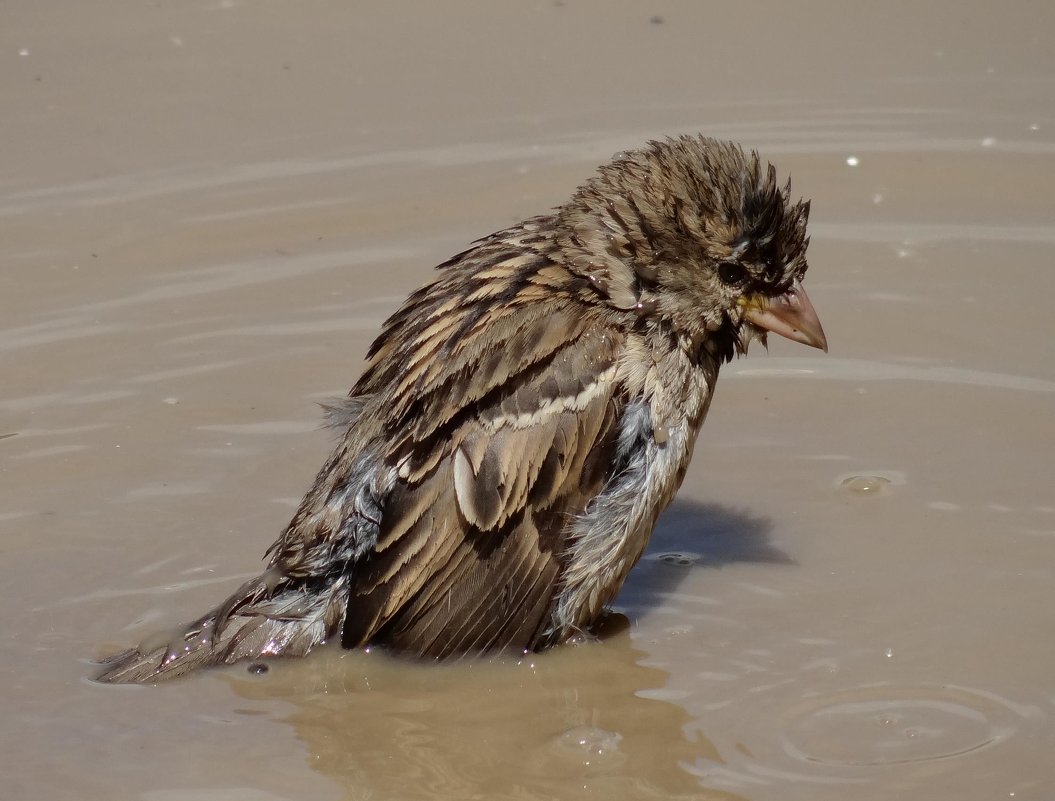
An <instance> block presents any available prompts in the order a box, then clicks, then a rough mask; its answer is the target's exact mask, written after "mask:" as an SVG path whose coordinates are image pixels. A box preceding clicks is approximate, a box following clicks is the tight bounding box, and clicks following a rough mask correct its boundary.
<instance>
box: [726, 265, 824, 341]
mask: <svg viewBox="0 0 1055 801" xmlns="http://www.w3.org/2000/svg"><path fill="white" fill-rule="evenodd" d="M740 305H741V306H743V307H744V319H745V320H747V321H748V322H749V323H752V324H754V325H757V326H758V327H759V328H763V329H765V330H766V331H772V332H773V333H774V334H780V335H781V336H782V337H787V338H788V339H790V340H792V341H794V342H801V343H802V344H803V345H810V346H812V347H814V348H820V349H821V350H823V351H824V352H825V353H827V352H828V340H827V339H826V338H825V336H824V329H823V328H821V321H820V320H819V319H817V312H815V311H814V310H813V304H812V303H810V298H809V295H807V294H806V290H805V289H803V288H802V282H801V281H799V280H798V279H796V280H795V283H794V284H792V285H791V288H790V289H789V290H788V291H787V292H785V293H784V294H783V295H777V296H776V297H775V298H771V297H766V296H765V295H748V296H746V297H744V298H742V299H741V301H740Z"/></svg>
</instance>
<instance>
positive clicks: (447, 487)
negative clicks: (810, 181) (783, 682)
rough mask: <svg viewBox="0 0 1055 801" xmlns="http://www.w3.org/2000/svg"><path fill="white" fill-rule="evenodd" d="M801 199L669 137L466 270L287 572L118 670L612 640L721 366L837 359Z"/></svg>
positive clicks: (373, 403)
mask: <svg viewBox="0 0 1055 801" xmlns="http://www.w3.org/2000/svg"><path fill="white" fill-rule="evenodd" d="M790 188H791V184H790V182H788V183H787V184H785V185H784V186H780V185H779V184H778V182H777V180H776V171H775V170H774V168H773V167H772V166H771V165H763V163H762V162H761V160H760V159H759V157H758V155H757V154H756V153H754V152H752V153H750V154H748V153H745V152H744V151H743V150H742V149H741V148H740V147H738V146H736V145H734V144H732V143H729V142H721V141H716V140H713V139H708V138H703V137H697V136H683V137H679V138H674V139H668V140H665V141H659V142H651V143H649V144H648V145H646V146H645V147H643V148H641V149H639V150H634V151H629V152H625V153H621V154H618V155H617V156H616V157H615V158H614V159H613V160H612V161H611V162H609V163H608V164H606V165H604V166H602V167H600V168H599V170H598V172H597V174H596V175H595V176H594V177H592V178H590V179H589V180H587V181H586V182H585V183H584V184H583V185H582V186H580V187H579V188H578V189H577V190H576V191H575V193H574V194H573V196H572V197H571V199H570V200H569V201H568V202H566V203H565V204H564V205H562V206H560V207H558V208H557V209H556V210H555V211H554V212H553V213H551V214H547V215H543V216H539V217H534V218H531V219H528V220H525V221H524V222H522V223H520V224H518V225H514V226H512V227H511V228H507V229H506V230H503V231H499V232H498V233H495V234H492V235H490V236H487V237H484V238H483V239H480V240H478V241H476V242H474V243H473V244H472V245H471V246H470V247H469V248H468V249H467V250H465V251H464V252H462V253H459V254H458V255H456V256H454V257H452V258H451V259H449V260H448V261H446V262H444V263H443V264H441V265H440V266H439V268H438V270H439V274H438V277H436V278H435V280H433V281H432V282H431V283H429V284H427V285H426V286H424V287H423V288H421V289H419V290H417V291H416V292H414V293H413V294H412V295H410V297H409V298H408V299H407V300H406V301H405V302H404V303H403V305H402V306H401V307H400V308H399V310H398V311H396V312H395V314H393V315H392V316H391V317H390V318H389V319H388V320H387V321H386V322H385V324H384V326H383V328H382V331H381V334H380V336H379V337H378V338H377V339H376V341H375V342H374V343H373V345H372V346H371V348H370V350H369V353H368V356H367V364H366V369H365V371H364V373H363V374H362V377H361V378H360V379H359V381H358V383H357V384H356V385H355V387H354V388H353V389H352V391H351V393H350V394H349V396H348V397H347V398H346V399H343V400H342V401H340V402H339V403H338V404H337V405H335V406H334V407H332V408H330V409H329V415H330V420H331V424H332V425H334V426H335V427H336V428H337V430H338V431H339V443H338V444H337V446H336V448H335V450H334V451H333V453H332V454H331V456H330V457H329V459H328V460H327V462H326V463H325V465H324V466H323V468H322V470H321V471H320V472H319V474H318V477H317V478H316V480H315V483H314V485H313V486H312V488H311V490H310V491H309V492H308V494H307V495H306V496H305V498H304V500H303V501H302V502H301V504H300V507H299V508H298V510H297V512H296V514H295V515H294V517H293V520H292V521H291V522H290V524H289V526H288V527H287V528H286V530H285V532H284V533H283V534H282V536H281V537H279V539H278V540H277V541H276V542H275V543H274V544H273V545H272V546H271V548H270V549H269V550H268V552H267V554H268V556H269V558H270V561H269V564H268V567H267V569H266V571H265V572H264V573H263V575H261V576H260V577H258V578H255V579H253V580H251V581H249V582H247V583H245V584H244V585H242V586H241V587H240V588H239V589H238V590H236V591H235V593H234V594H233V595H231V596H230V597H229V598H228V599H227V600H225V601H224V602H223V603H221V604H220V605H219V606H217V607H216V608H215V609H213V610H212V611H210V612H208V613H207V614H206V615H204V616H203V617H201V618H200V619H198V620H197V621H195V622H194V623H192V624H190V625H189V626H187V627H186V628H185V629H183V630H182V631H181V632H180V633H179V634H178V635H177V636H176V637H175V638H174V639H172V640H170V641H168V642H155V643H144V644H142V645H140V646H139V647H138V648H133V649H131V650H128V651H125V652H124V653H121V654H118V655H117V656H115V657H112V658H111V659H110V660H108V661H107V662H106V663H105V666H104V668H103V672H102V673H101V675H100V676H99V679H100V680H101V681H105V682H156V681H160V680H163V679H168V678H172V677H175V676H179V675H181V674H184V673H186V672H188V671H190V670H193V669H196V668H200V667H206V666H211V665H219V664H228V663H233V662H237V661H239V660H245V659H259V658H263V657H269V656H300V655H303V654H306V653H307V652H308V651H310V650H311V649H312V648H314V647H315V646H318V645H320V644H321V643H324V642H327V641H332V640H336V639H339V640H340V642H341V643H342V645H343V646H344V647H346V648H356V647H360V646H366V645H380V646H384V647H386V648H388V649H390V650H392V651H395V652H399V653H405V654H410V655H415V656H419V657H424V658H437V659H439V658H446V657H452V656H459V655H467V654H483V653H488V652H493V651H497V650H502V649H512V650H516V651H521V652H523V651H530V650H541V649H544V648H547V647H549V646H553V645H556V644H558V643H561V642H563V641H565V640H567V639H568V638H569V637H572V636H573V635H576V634H578V633H580V632H584V631H588V630H589V628H590V625H591V623H593V622H594V621H596V620H597V618H598V617H599V616H600V615H601V614H602V612H603V609H604V607H605V605H606V604H608V603H609V602H611V601H612V599H613V598H614V597H615V595H616V593H617V592H618V591H619V588H620V586H621V585H622V584H623V581H624V580H625V579H626V577H627V574H628V573H629V572H630V570H631V568H632V567H633V566H634V564H635V563H636V562H637V561H638V559H640V557H641V555H642V553H643V551H644V549H645V546H646V544H647V542H648V539H649V537H650V535H651V533H652V529H653V527H654V525H655V523H656V519H657V517H658V516H659V514H660V513H661V512H662V511H663V509H664V508H665V507H666V506H667V504H668V503H669V502H670V501H671V499H672V498H673V497H674V493H675V492H676V491H677V489H678V487H679V485H680V484H681V481H682V478H683V477H684V475H685V471H686V469H687V467H688V465H689V459H690V457H691V454H692V450H693V445H694V443H695V441H696V435H697V432H698V431H699V429H700V425H701V424H702V423H703V419H704V417H705V415H706V414H707V408H708V406H709V405H710V402H711V397H712V395H713V392H714V387H715V382H716V380H717V378H718V371H719V368H720V367H721V365H722V364H723V363H725V362H727V361H729V360H730V359H731V358H732V357H733V356H734V355H736V354H738V353H742V352H743V351H745V350H746V348H747V345H748V343H749V342H750V341H751V340H752V339H760V340H762V341H763V343H764V341H765V337H766V334H767V332H772V333H776V334H780V335H783V336H785V337H788V338H790V339H792V340H794V341H796V342H801V343H803V344H806V345H811V346H813V347H817V348H821V349H824V350H827V343H826V341H825V337H824V332H823V330H822V328H821V325H820V322H819V320H818V319H817V315H816V313H815V312H814V310H813V306H812V305H811V303H810V301H809V298H808V297H807V295H806V293H805V291H804V290H803V287H802V279H803V277H804V275H805V273H806V266H807V265H806V247H807V245H808V242H809V240H808V237H807V235H806V221H807V217H808V215H809V203H808V202H803V201H798V202H792V200H791V198H790Z"/></svg>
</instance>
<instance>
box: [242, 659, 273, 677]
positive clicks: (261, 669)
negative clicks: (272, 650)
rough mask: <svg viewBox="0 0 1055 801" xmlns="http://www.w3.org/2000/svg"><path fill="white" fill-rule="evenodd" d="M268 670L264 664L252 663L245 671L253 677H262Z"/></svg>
mask: <svg viewBox="0 0 1055 801" xmlns="http://www.w3.org/2000/svg"><path fill="white" fill-rule="evenodd" d="M270 669H271V668H269V667H268V666H267V665H266V664H265V663H264V662H252V663H250V665H249V667H247V668H246V671H248V672H249V673H251V674H252V675H254V676H263V675H264V674H265V673H267V672H268V671H269V670H270Z"/></svg>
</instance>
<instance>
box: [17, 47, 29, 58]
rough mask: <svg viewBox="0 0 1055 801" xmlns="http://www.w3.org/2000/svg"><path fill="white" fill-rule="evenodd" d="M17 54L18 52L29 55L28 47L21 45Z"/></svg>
mask: <svg viewBox="0 0 1055 801" xmlns="http://www.w3.org/2000/svg"><path fill="white" fill-rule="evenodd" d="M18 54H19V55H20V56H28V55H29V48H28V47H23V48H21V49H20V50H19V51H18Z"/></svg>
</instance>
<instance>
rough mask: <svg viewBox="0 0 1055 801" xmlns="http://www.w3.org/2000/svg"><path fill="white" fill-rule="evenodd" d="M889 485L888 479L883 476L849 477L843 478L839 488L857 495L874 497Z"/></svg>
mask: <svg viewBox="0 0 1055 801" xmlns="http://www.w3.org/2000/svg"><path fill="white" fill-rule="evenodd" d="M888 484H890V479H889V478H885V477H883V476H868V475H861V476H849V477H848V478H844V479H843V480H842V482H841V484H840V486H842V487H845V488H846V489H847V490H849V491H850V492H854V493H856V494H858V495H875V494H876V493H878V492H880V491H881V490H882V489H883V488H884V487H886V486H887V485H888Z"/></svg>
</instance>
